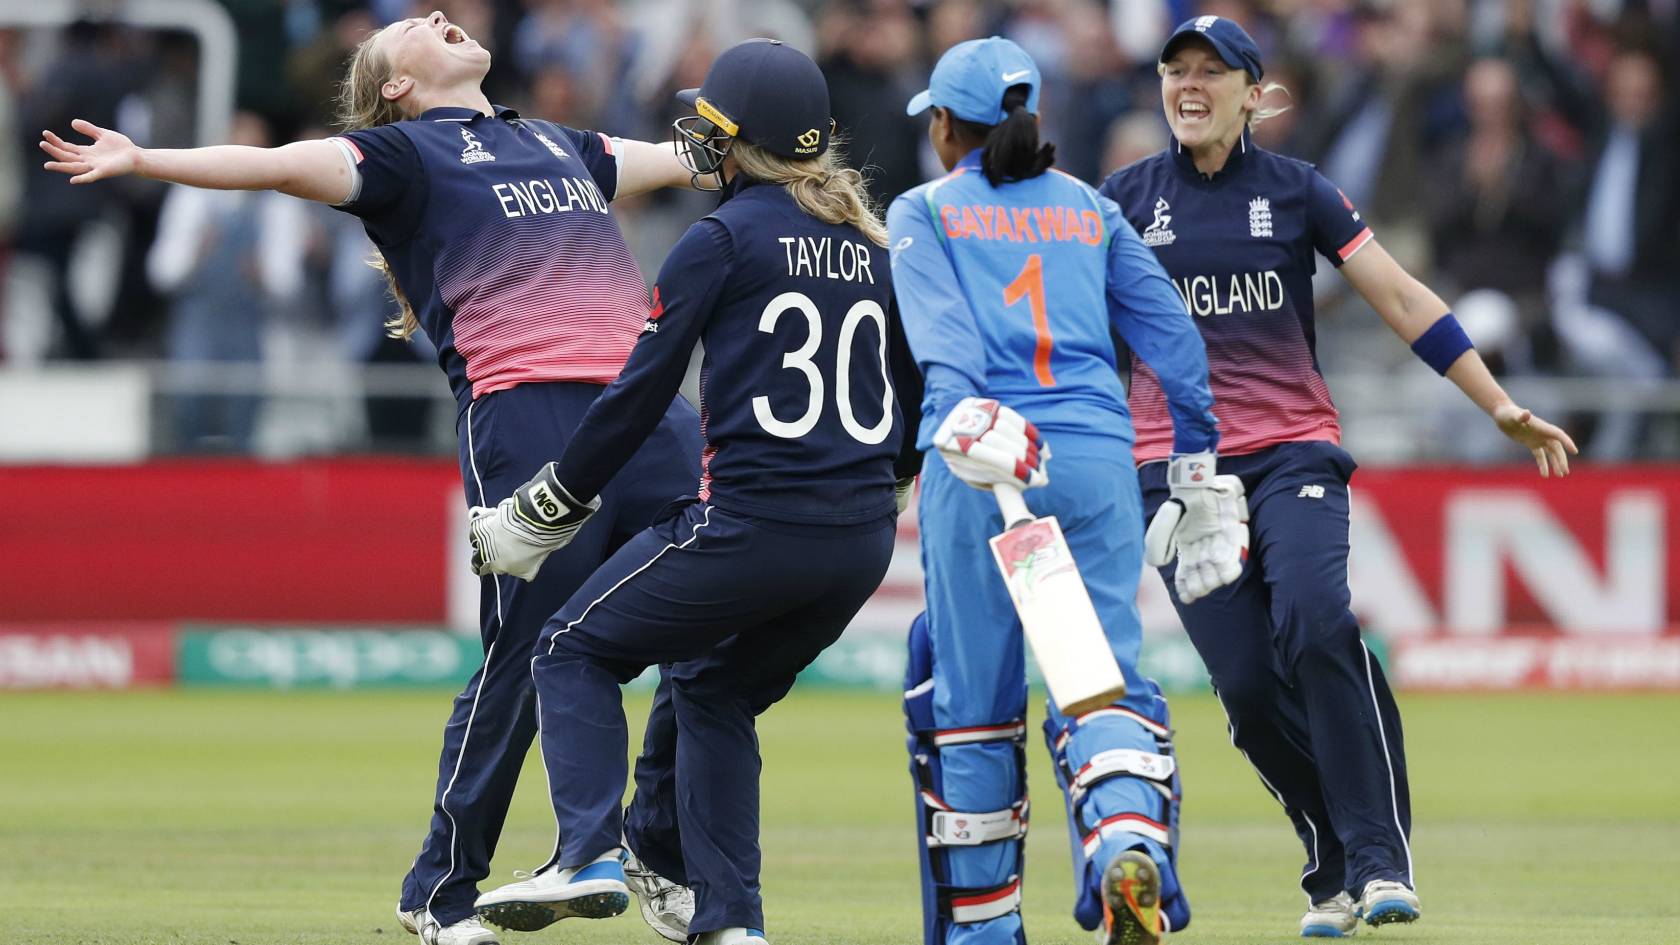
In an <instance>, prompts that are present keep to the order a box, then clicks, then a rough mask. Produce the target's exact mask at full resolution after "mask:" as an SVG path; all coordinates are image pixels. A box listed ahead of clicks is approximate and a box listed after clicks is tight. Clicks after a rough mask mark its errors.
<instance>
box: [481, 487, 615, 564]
mask: <svg viewBox="0 0 1680 945" xmlns="http://www.w3.org/2000/svg"><path fill="white" fill-rule="evenodd" d="M600 507H601V498H600V496H596V497H595V498H593V499H590V500H589V501H588V502H579V501H578V500H576V499H574V498H572V494H571V493H570V492H567V491H566V487H565V486H562V485H561V484H560V480H558V479H556V478H555V477H554V464H553V463H549V464H548V465H546V466H544V467H543V468H542V469H541V471H539V472H538V473H537V474H536V475H535V476H533V477H532V478H531V480H530V481H529V482H527V483H525V484H524V485H522V486H520V487H519V488H517V489H515V490H513V495H510V496H508V497H507V498H505V499H503V500H502V501H500V502H498V503H496V507H495V508H493V509H488V508H485V507H484V506H482V505H475V506H473V507H472V509H471V510H470V511H469V513H468V514H470V515H471V516H472V523H471V525H470V526H469V527H468V529H467V532H468V536H469V537H470V538H471V540H472V549H473V555H472V569H473V573H474V574H477V575H479V576H480V577H483V576H484V575H487V574H511V575H514V576H515V577H518V578H521V579H523V580H526V581H529V580H532V579H533V578H535V577H536V576H537V571H538V569H540V568H541V567H542V563H543V561H544V560H545V559H547V558H548V556H549V554H550V553H551V552H554V551H556V550H558V549H560V548H564V547H565V546H566V545H567V544H570V543H571V540H572V539H573V538H576V537H577V533H578V530H579V529H581V528H582V527H583V523H584V522H586V521H588V520H589V516H591V515H594V514H595V510H596V509H599V508H600Z"/></svg>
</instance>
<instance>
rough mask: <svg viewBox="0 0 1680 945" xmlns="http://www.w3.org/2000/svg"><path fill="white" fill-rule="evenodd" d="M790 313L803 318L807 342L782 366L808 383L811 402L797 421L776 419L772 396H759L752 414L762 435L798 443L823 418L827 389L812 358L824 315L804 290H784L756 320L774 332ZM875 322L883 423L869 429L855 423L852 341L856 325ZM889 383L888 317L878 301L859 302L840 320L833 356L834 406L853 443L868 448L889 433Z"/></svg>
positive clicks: (764, 329) (819, 341)
mask: <svg viewBox="0 0 1680 945" xmlns="http://www.w3.org/2000/svg"><path fill="white" fill-rule="evenodd" d="M788 312H798V313H799V314H801V315H804V316H805V322H806V325H807V327H808V328H809V329H810V331H809V334H808V335H807V336H806V338H805V344H803V345H801V346H800V347H799V348H798V349H797V350H795V351H790V352H788V353H787V354H784V355H782V367H783V368H792V369H794V370H796V371H798V372H800V373H801V374H803V375H805V380H806V383H807V384H809V385H810V399H809V400H808V401H807V403H806V406H805V412H804V413H803V414H801V415H800V416H799V418H798V419H797V420H778V419H776V416H775V414H773V413H771V412H770V398H768V397H765V396H763V395H760V396H758V397H754V398H753V401H752V405H753V416H754V417H756V418H757V419H758V424H759V426H761V427H763V428H764V429H765V431H766V432H768V433H770V434H772V435H774V436H779V437H782V438H784V439H789V440H796V439H799V438H800V437H802V436H804V435H805V434H807V433H810V432H811V431H812V430H814V429H816V426H817V420H818V419H819V418H820V417H821V416H822V403H823V395H824V393H825V392H826V391H825V388H826V387H827V385H826V384H825V383H824V381H823V374H822V371H821V370H820V369H819V368H818V367H817V364H816V362H815V361H813V360H812V359H813V358H814V357H815V356H816V353H817V348H818V347H819V346H820V345H821V344H822V327H823V323H822V314H821V313H820V312H818V311H817V305H816V303H815V302H812V301H811V297H810V296H808V295H806V294H805V293H803V292H783V293H782V294H781V295H778V296H776V297H775V298H773V299H771V300H770V304H769V305H766V306H765V307H764V314H763V315H761V316H759V319H758V330H759V331H762V332H765V333H767V334H773V333H774V332H775V330H776V322H777V321H778V320H780V319H781V317H782V316H783V315H785V314H787V313H788ZM866 318H867V319H869V320H870V321H873V322H874V323H875V327H876V329H877V331H878V333H879V336H880V339H881V346H880V351H879V352H878V357H877V359H876V360H877V363H878V364H879V365H880V368H881V389H882V395H881V419H880V420H879V421H877V422H876V424H875V425H874V426H872V427H866V426H864V425H863V424H861V423H859V422H858V419H857V415H856V414H855V413H854V412H853V411H852V390H851V387H852V380H851V377H852V375H851V367H852V342H853V340H854V338H855V337H856V335H857V330H858V326H859V325H861V324H863V320H864V319H866ZM892 398H893V391H892V382H891V381H890V380H889V379H888V377H887V313H886V312H884V311H882V310H881V305H880V303H878V302H876V301H874V300H873V299H862V300H860V301H858V302H857V303H856V304H854V305H853V306H852V307H851V308H850V309H848V310H847V311H846V317H845V318H844V319H842V320H841V322H840V338H839V345H838V348H837V350H836V352H835V355H834V406H835V407H836V408H838V409H839V411H840V425H841V426H842V427H845V429H846V432H847V433H849V434H851V437H852V439H854V440H857V441H858V442H859V443H864V444H867V445H870V446H873V445H875V444H876V443H880V442H881V441H882V440H885V439H886V438H887V434H888V433H890V432H892V420H893V416H892Z"/></svg>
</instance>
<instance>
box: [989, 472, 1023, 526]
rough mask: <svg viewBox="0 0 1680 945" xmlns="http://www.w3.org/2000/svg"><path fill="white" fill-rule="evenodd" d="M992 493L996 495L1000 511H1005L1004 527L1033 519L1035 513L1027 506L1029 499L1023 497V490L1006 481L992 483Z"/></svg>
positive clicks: (1021, 523)
mask: <svg viewBox="0 0 1680 945" xmlns="http://www.w3.org/2000/svg"><path fill="white" fill-rule="evenodd" d="M992 495H993V496H994V497H996V499H997V504H998V511H1000V512H1002V513H1003V527H1004V528H1005V529H1010V528H1014V527H1015V526H1017V525H1025V524H1026V523H1028V522H1030V521H1032V520H1033V514H1032V511H1031V510H1030V509H1028V508H1027V500H1026V499H1023V498H1021V490H1020V489H1017V488H1015V487H1014V486H1012V485H1009V484H1008V483H1004V482H996V483H993V484H992Z"/></svg>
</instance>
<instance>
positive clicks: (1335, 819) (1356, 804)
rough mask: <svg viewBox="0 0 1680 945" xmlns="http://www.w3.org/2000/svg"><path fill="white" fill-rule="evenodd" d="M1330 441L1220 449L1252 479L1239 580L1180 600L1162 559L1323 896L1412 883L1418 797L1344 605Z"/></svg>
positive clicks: (1340, 486) (1341, 518) (1339, 479)
mask: <svg viewBox="0 0 1680 945" xmlns="http://www.w3.org/2000/svg"><path fill="white" fill-rule="evenodd" d="M1354 468H1355V463H1354V461H1353V458H1352V457H1351V456H1349V455H1348V454H1347V452H1346V451H1345V450H1343V449H1342V448H1341V447H1339V446H1337V445H1335V444H1333V443H1324V442H1316V441H1304V442H1294V443H1284V444H1281V445H1279V446H1274V447H1271V448H1270V449H1265V450H1261V451H1260V452H1258V453H1252V454H1249V455H1246V456H1232V457H1224V456H1221V457H1220V458H1219V472H1221V473H1231V474H1234V475H1237V476H1240V477H1242V481H1243V487H1244V488H1245V489H1247V490H1248V508H1249V517H1250V521H1249V528H1250V531H1251V534H1250V538H1249V558H1248V564H1247V565H1246V566H1245V567H1244V569H1243V575H1242V577H1241V578H1239V579H1238V580H1237V582H1236V583H1234V584H1232V585H1230V586H1228V587H1225V588H1221V589H1220V590H1219V591H1216V592H1215V593H1213V594H1212V595H1210V596H1208V597H1205V598H1203V599H1202V600H1199V601H1197V602H1196V603H1194V604H1191V605H1189V606H1185V605H1184V604H1183V603H1182V602H1181V601H1179V599H1178V594H1177V591H1176V590H1175V589H1174V587H1173V578H1172V574H1173V569H1172V566H1171V565H1169V566H1167V567H1165V568H1162V569H1161V576H1162V577H1163V578H1165V579H1166V582H1167V590H1168V592H1169V593H1171V594H1172V598H1173V604H1174V606H1176V607H1177V608H1178V615H1179V617H1180V618H1181V619H1182V620H1183V621H1184V627H1185V630H1186V631H1188V632H1189V635H1190V641H1191V642H1192V643H1194V644H1195V646H1196V650H1197V652H1198V653H1200V654H1201V657H1202V661H1203V662H1204V663H1206V664H1207V668H1208V673H1209V675H1210V676H1211V677H1212V679H1213V687H1214V689H1215V690H1216V691H1217V692H1218V694H1219V700H1220V702H1221V703H1222V704H1223V705H1224V706H1225V714H1226V716H1227V718H1228V719H1229V720H1230V725H1231V741H1232V743H1233V744H1235V745H1236V747H1237V749H1238V750H1240V751H1241V752H1242V753H1243V754H1244V755H1245V756H1247V758H1248V760H1249V762H1250V763H1252V764H1253V765H1254V767H1255V769H1256V770H1257V771H1258V772H1259V774H1260V779H1261V781H1263V782H1264V783H1265V785H1266V789H1267V790H1269V791H1270V792H1271V793H1272V795H1273V796H1274V797H1276V798H1277V799H1278V801H1279V802H1280V803H1282V804H1283V807H1284V811H1285V812H1286V813H1287V814H1288V815H1289V819H1290V820H1291V821H1292V822H1293V823H1294V825H1295V832H1296V833H1297V834H1298V835H1299V836H1300V838H1301V842H1302V844H1303V845H1305V847H1306V849H1307V864H1306V867H1305V869H1304V871H1303V873H1302V876H1301V888H1302V889H1303V890H1305V891H1306V893H1307V895H1308V896H1309V897H1310V898H1311V899H1312V901H1314V902H1319V901H1322V900H1325V899H1329V898H1331V897H1333V896H1335V895H1336V893H1338V892H1341V891H1343V890H1346V891H1347V892H1349V893H1350V894H1352V895H1353V896H1354V897H1355V898H1358V895H1359V892H1360V890H1361V889H1363V888H1364V885H1365V884H1366V883H1367V882H1370V881H1371V880H1374V879H1398V880H1402V881H1404V882H1405V883H1406V884H1407V885H1411V884H1412V853H1411V846H1410V843H1409V841H1408V836H1409V835H1410V833H1411V827H1412V813H1411V798H1410V793H1409V791H1408V789H1407V785H1406V757H1405V750H1404V747H1403V745H1402V742H1401V733H1400V710H1399V709H1398V707H1396V705H1395V703H1394V695H1393V693H1391V692H1390V691H1389V688H1388V681H1387V680H1386V679H1385V678H1384V677H1383V672H1382V667H1381V665H1380V664H1378V662H1377V660H1376V658H1375V657H1373V656H1372V655H1371V652H1370V651H1369V650H1368V649H1366V648H1365V644H1364V643H1363V642H1362V641H1361V640H1360V637H1359V624H1358V622H1357V621H1356V620H1355V618H1354V616H1353V611H1352V610H1350V609H1349V601H1350V597H1349V592H1348V581H1347V558H1348V480H1349V478H1350V477H1351V476H1352V475H1353V471H1354ZM1138 473H1139V478H1140V480H1141V482H1142V485H1143V496H1144V509H1145V512H1146V515H1149V516H1153V515H1154V514H1155V510H1156V509H1158V508H1160V506H1161V503H1162V502H1164V501H1166V499H1167V491H1168V490H1167V484H1166V464H1165V463H1150V464H1148V465H1146V466H1144V467H1142V468H1141V469H1140V470H1139V471H1138Z"/></svg>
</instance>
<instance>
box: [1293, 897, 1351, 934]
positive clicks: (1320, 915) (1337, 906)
mask: <svg viewBox="0 0 1680 945" xmlns="http://www.w3.org/2000/svg"><path fill="white" fill-rule="evenodd" d="M1358 928H1359V909H1358V907H1357V906H1356V905H1355V904H1354V901H1353V897H1352V896H1350V895H1348V894H1347V893H1345V892H1340V893H1337V894H1336V895H1335V896H1333V897H1331V898H1329V899H1325V900H1323V901H1322V902H1315V903H1313V904H1312V906H1311V908H1309V909H1307V914H1306V915H1304V916H1301V937H1302V938H1344V937H1346V936H1349V935H1352V934H1353V933H1354V932H1355V931H1357V930H1358Z"/></svg>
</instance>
